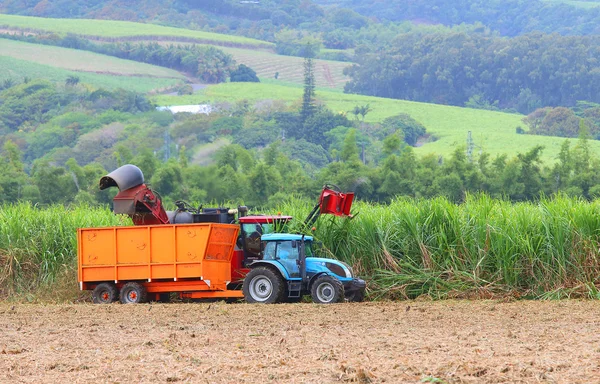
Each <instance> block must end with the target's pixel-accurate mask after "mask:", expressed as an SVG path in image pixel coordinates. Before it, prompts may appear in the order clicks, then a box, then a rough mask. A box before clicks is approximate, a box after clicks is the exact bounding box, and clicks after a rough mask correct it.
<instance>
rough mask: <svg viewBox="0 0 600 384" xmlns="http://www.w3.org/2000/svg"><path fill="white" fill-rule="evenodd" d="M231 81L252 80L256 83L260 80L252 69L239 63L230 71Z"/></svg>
mask: <svg viewBox="0 0 600 384" xmlns="http://www.w3.org/2000/svg"><path fill="white" fill-rule="evenodd" d="M230 81H231V82H253V83H258V82H260V80H259V79H258V76H256V72H254V70H253V69H252V68H250V67H248V66H246V65H244V64H240V65H239V66H238V68H237V69H236V70H235V71H232V72H231V77H230Z"/></svg>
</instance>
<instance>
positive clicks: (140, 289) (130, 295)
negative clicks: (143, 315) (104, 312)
mask: <svg viewBox="0 0 600 384" xmlns="http://www.w3.org/2000/svg"><path fill="white" fill-rule="evenodd" d="M119 298H120V300H121V303H123V304H139V303H145V302H146V301H148V292H147V291H146V288H144V286H143V285H141V284H139V283H127V284H125V285H124V286H123V288H121V294H120V295H119Z"/></svg>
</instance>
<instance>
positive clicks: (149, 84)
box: [0, 56, 179, 93]
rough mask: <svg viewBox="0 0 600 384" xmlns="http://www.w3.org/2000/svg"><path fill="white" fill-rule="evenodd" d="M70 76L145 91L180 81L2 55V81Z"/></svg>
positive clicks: (0, 71)
mask: <svg viewBox="0 0 600 384" xmlns="http://www.w3.org/2000/svg"><path fill="white" fill-rule="evenodd" d="M69 76H77V77H79V79H80V80H81V82H82V83H87V84H90V85H92V86H94V87H98V88H100V87H102V88H109V89H114V88H124V89H127V90H131V91H136V92H143V93H146V92H149V91H152V90H156V89H161V88H166V87H169V86H172V85H174V84H176V83H178V82H179V80H177V79H167V78H152V77H138V76H113V75H107V74H96V73H89V72H77V71H69V70H66V69H62V68H56V67H51V66H49V65H43V64H38V63H32V62H30V61H26V60H21V59H15V58H13V57H8V56H0V81H4V80H6V79H9V78H12V79H14V80H17V81H19V82H20V81H22V80H23V78H24V77H28V78H30V79H36V78H43V79H48V80H50V81H56V82H64V81H65V80H66V79H67V77H69Z"/></svg>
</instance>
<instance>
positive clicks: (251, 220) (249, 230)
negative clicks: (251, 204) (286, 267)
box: [238, 215, 292, 266]
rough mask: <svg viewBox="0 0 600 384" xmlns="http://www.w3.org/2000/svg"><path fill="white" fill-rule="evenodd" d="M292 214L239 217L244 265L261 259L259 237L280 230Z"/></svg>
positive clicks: (290, 218)
mask: <svg viewBox="0 0 600 384" xmlns="http://www.w3.org/2000/svg"><path fill="white" fill-rule="evenodd" d="M290 220H292V216H279V215H278V216H244V217H240V218H239V222H240V242H239V244H238V246H239V247H240V248H241V249H242V250H243V252H244V258H243V259H244V263H243V264H244V266H247V265H249V264H250V263H252V262H254V261H256V260H260V259H262V252H263V248H262V243H261V237H262V236H263V235H267V234H270V233H277V232H282V231H283V229H284V227H285V225H286V224H287V223H288V222H289V221H290Z"/></svg>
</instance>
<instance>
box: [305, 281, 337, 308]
mask: <svg viewBox="0 0 600 384" xmlns="http://www.w3.org/2000/svg"><path fill="white" fill-rule="evenodd" d="M310 295H311V297H312V299H313V302H315V303H319V304H333V303H339V302H341V301H343V300H344V285H343V284H342V282H341V281H339V280H338V279H336V278H335V277H331V276H329V275H322V276H319V277H317V280H315V282H314V283H313V285H312V287H311V289H310Z"/></svg>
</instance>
